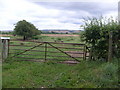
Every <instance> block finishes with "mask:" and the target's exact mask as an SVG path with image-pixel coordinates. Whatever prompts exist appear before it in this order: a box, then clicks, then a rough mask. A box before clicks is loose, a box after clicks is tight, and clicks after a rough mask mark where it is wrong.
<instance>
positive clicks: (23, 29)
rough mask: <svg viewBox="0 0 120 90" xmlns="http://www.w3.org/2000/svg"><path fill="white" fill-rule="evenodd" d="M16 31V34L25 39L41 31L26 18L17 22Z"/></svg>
mask: <svg viewBox="0 0 120 90" xmlns="http://www.w3.org/2000/svg"><path fill="white" fill-rule="evenodd" d="M14 33H15V34H16V35H20V36H23V40H26V39H28V38H31V37H33V36H36V35H38V34H40V31H39V30H38V29H37V28H36V27H35V26H34V25H33V24H31V23H29V22H27V21H26V20H22V21H19V22H17V24H16V26H15V28H14Z"/></svg>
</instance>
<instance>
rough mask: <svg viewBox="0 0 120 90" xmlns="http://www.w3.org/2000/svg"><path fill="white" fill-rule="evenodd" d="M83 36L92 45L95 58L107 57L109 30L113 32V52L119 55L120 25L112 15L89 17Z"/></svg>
mask: <svg viewBox="0 0 120 90" xmlns="http://www.w3.org/2000/svg"><path fill="white" fill-rule="evenodd" d="M84 30H85V31H83V32H82V34H81V38H82V40H83V41H85V42H86V43H87V44H89V45H90V46H91V47H92V51H93V55H95V56H94V58H97V59H98V58H102V59H106V58H107V53H108V41H109V32H112V33H113V35H112V36H113V37H112V39H113V53H114V56H118V54H119V53H120V25H119V23H118V21H117V20H114V19H113V18H112V17H111V18H109V19H107V18H103V17H100V18H98V19H97V18H89V20H86V21H85V26H84Z"/></svg>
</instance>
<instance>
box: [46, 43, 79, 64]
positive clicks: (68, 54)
mask: <svg viewBox="0 0 120 90" xmlns="http://www.w3.org/2000/svg"><path fill="white" fill-rule="evenodd" d="M48 44H49V45H50V46H52V47H54V48H56V49H57V50H59V51H61V52H62V53H64V54H66V55H67V56H69V57H71V58H73V59H74V60H76V61H79V60H77V59H76V58H74V57H72V56H70V55H69V54H67V53H66V52H64V51H62V50H60V49H59V48H57V47H55V46H53V45H52V44H50V43H48ZM79 62H80V61H79Z"/></svg>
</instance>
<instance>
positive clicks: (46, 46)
mask: <svg viewBox="0 0 120 90" xmlns="http://www.w3.org/2000/svg"><path fill="white" fill-rule="evenodd" d="M46 60H47V42H45V61H46Z"/></svg>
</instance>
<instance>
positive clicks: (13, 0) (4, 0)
mask: <svg viewBox="0 0 120 90" xmlns="http://www.w3.org/2000/svg"><path fill="white" fill-rule="evenodd" d="M114 6H115V5H114ZM114 6H113V7H114ZM101 7H102V6H101ZM109 7H111V6H109V5H104V7H102V9H104V8H108V9H109ZM85 8H87V7H85ZM96 8H97V7H96ZM104 15H106V16H111V15H112V16H116V15H117V12H116V11H108V12H106V13H105V14H104ZM87 16H93V15H92V14H91V13H89V12H88V11H85V10H82V8H80V10H79V12H77V11H70V10H62V9H58V8H47V7H43V6H41V5H39V4H36V3H33V2H30V1H29V0H0V30H13V29H14V24H15V23H17V22H18V21H20V20H23V19H25V20H27V21H29V22H31V23H33V24H34V25H35V26H36V27H37V28H38V29H80V24H82V23H83V22H82V21H83V19H81V18H82V17H87ZM79 23H80V24H79Z"/></svg>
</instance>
